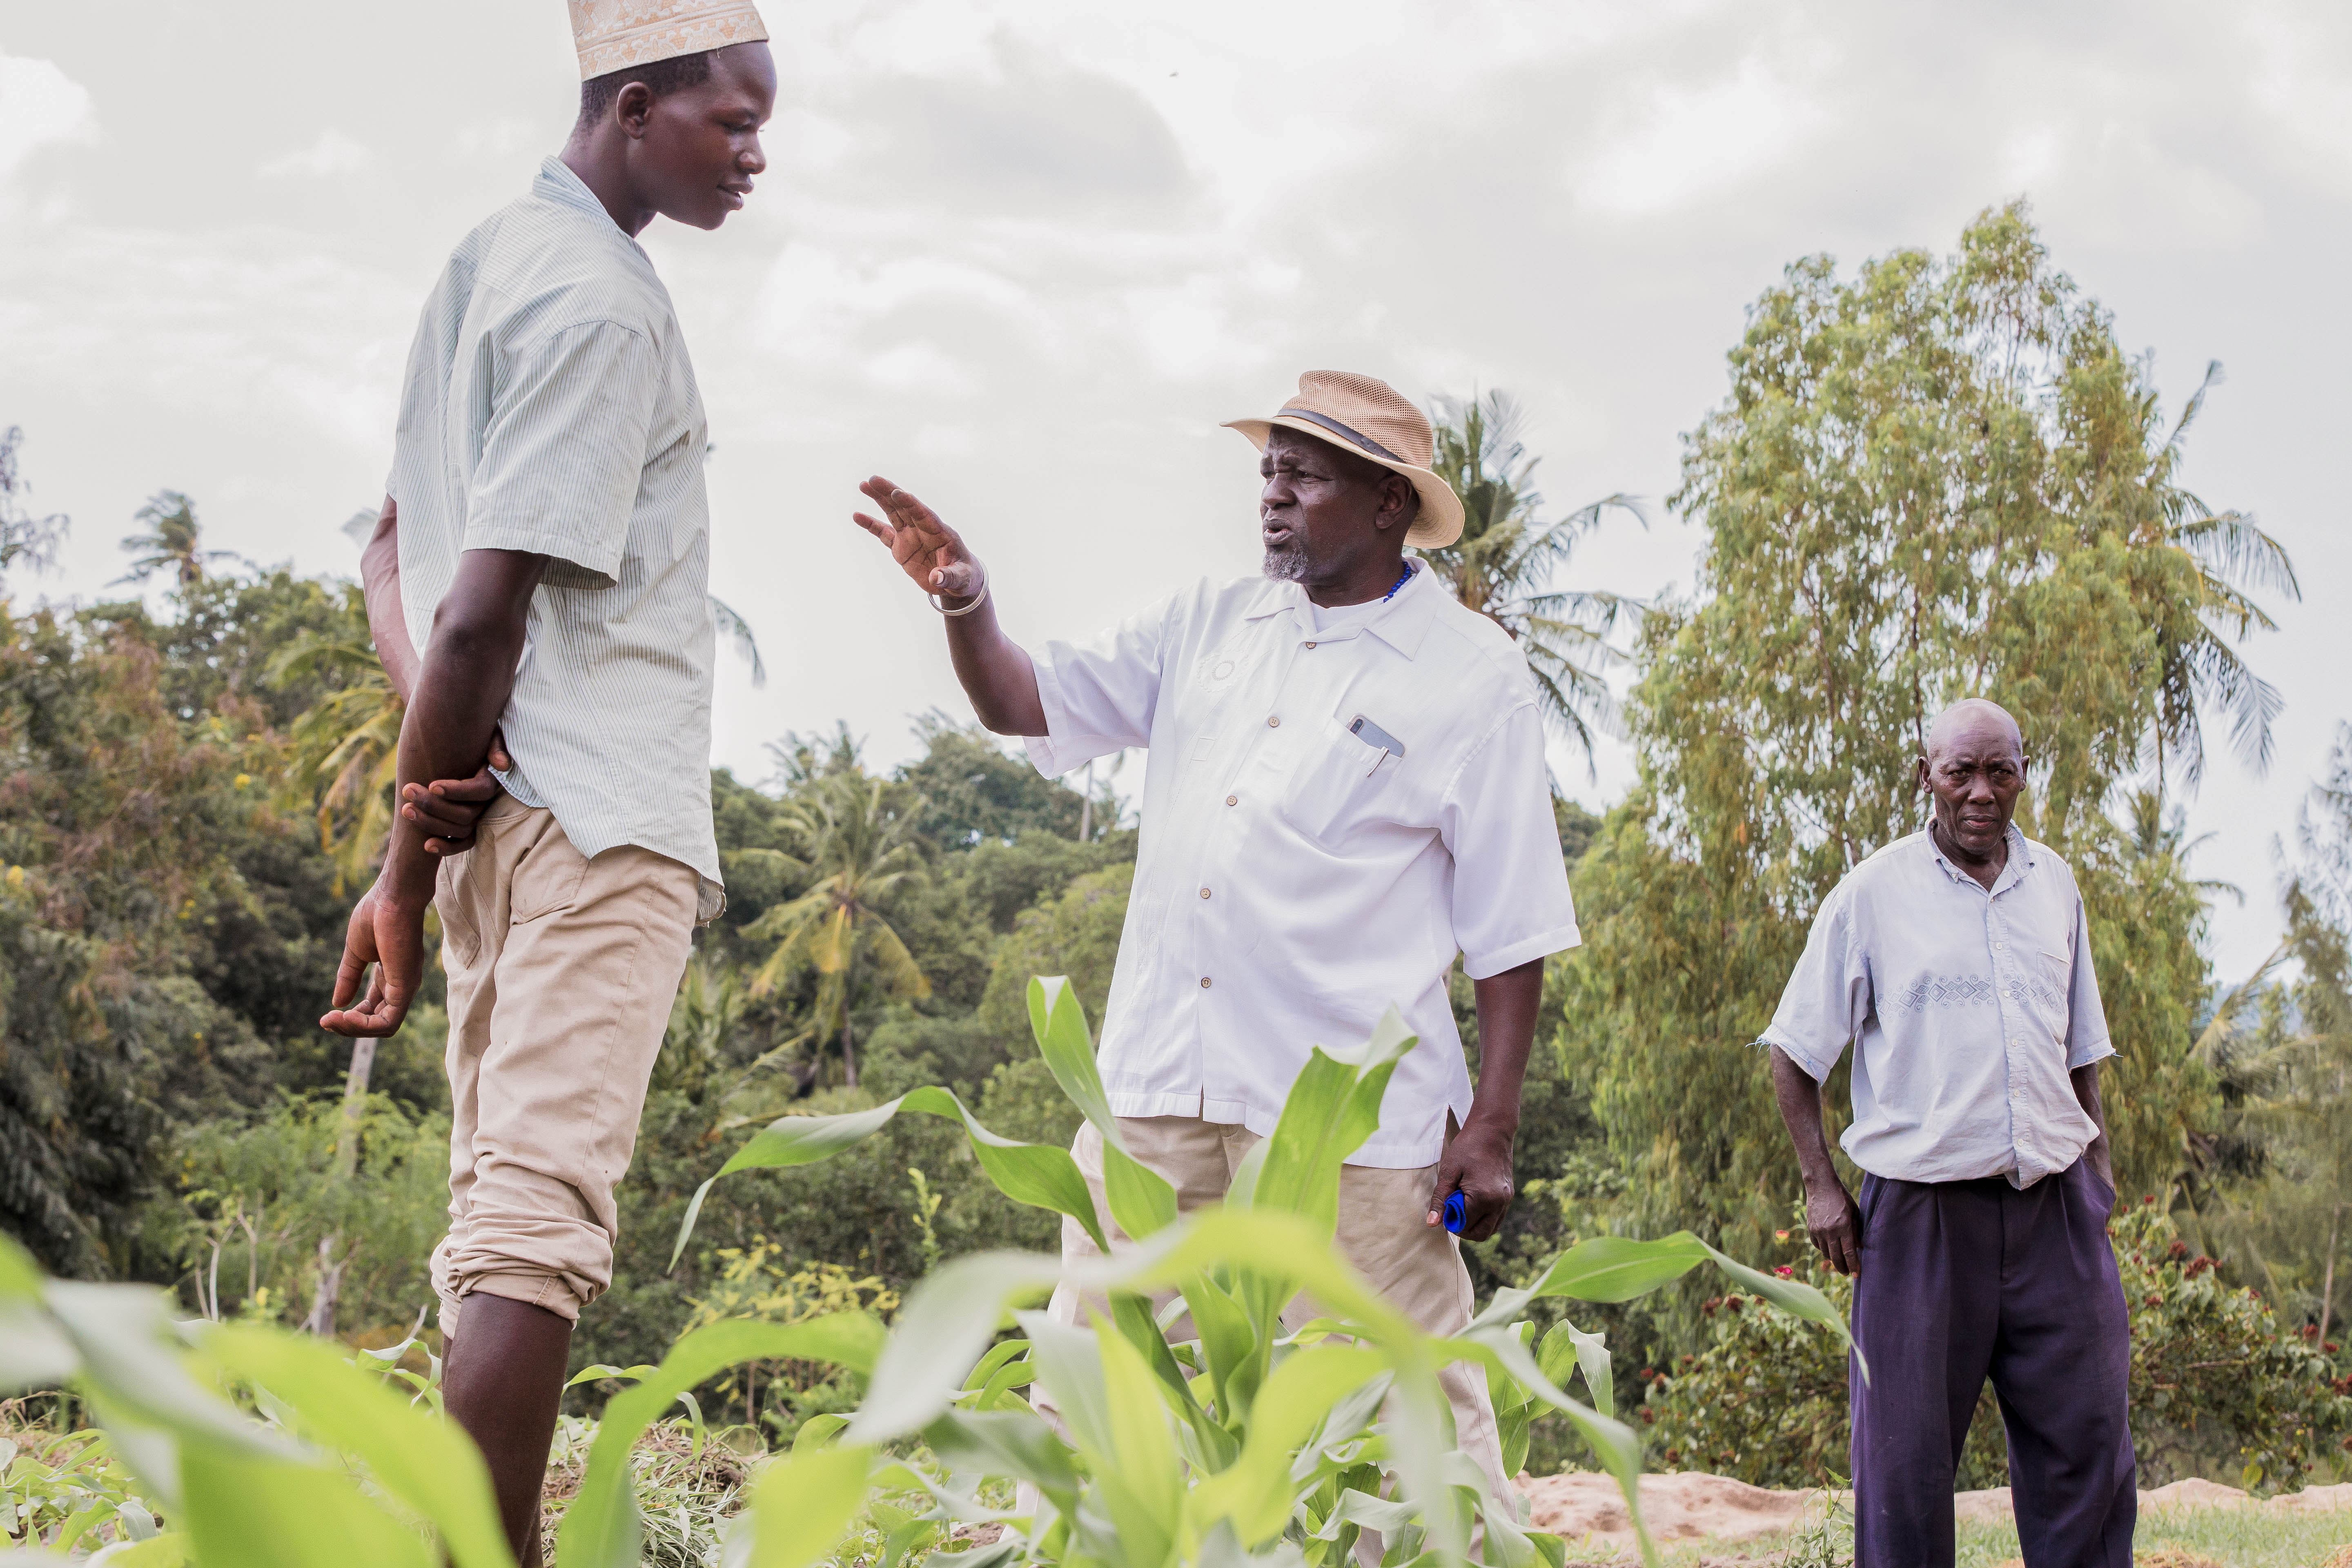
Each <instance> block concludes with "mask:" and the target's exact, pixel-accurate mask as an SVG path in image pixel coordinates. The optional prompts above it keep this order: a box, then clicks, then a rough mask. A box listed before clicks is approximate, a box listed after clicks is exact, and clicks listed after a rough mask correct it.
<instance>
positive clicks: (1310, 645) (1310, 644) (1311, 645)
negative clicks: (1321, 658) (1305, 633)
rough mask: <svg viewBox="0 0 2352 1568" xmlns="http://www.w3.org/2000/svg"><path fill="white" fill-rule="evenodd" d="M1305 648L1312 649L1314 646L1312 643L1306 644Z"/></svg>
mask: <svg viewBox="0 0 2352 1568" xmlns="http://www.w3.org/2000/svg"><path fill="white" fill-rule="evenodd" d="M1314 646H1315V645H1314V644H1313V643H1308V644H1307V647H1314Z"/></svg>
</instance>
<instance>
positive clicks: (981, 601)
mask: <svg viewBox="0 0 2352 1568" xmlns="http://www.w3.org/2000/svg"><path fill="white" fill-rule="evenodd" d="M972 564H973V565H975V566H978V567H980V592H979V593H977V594H974V595H972V596H971V604H969V605H965V606H964V607H963V608H962V609H961V610H950V609H949V608H948V607H947V605H944V604H942V603H941V602H940V596H939V595H937V594H925V595H923V597H925V598H927V599H929V601H930V602H931V608H933V609H935V610H937V611H938V612H939V613H940V614H941V615H943V616H968V615H970V614H971V613H972V612H973V611H974V610H976V609H978V608H980V607H981V606H982V605H985V604H986V603H988V567H987V566H986V565H985V564H983V563H982V562H981V561H980V559H979V558H978V557H976V556H975V557H974V558H973V560H972Z"/></svg>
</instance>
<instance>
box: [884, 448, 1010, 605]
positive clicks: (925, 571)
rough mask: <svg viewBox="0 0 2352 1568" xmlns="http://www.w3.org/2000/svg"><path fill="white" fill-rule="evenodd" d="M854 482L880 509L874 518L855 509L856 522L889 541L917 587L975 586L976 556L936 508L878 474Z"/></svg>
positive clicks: (958, 589) (943, 591)
mask: <svg viewBox="0 0 2352 1568" xmlns="http://www.w3.org/2000/svg"><path fill="white" fill-rule="evenodd" d="M857 488H858V489H859V490H861V491H863V492H864V493H865V495H866V498H867V499H868V500H871V501H873V502H874V504H875V505H877V506H878V507H880V508H881V509H882V513H883V515H882V517H881V518H875V517H869V516H868V515H866V513H865V512H862V511H861V512H857V513H856V514H854V515H855V516H856V521H857V526H858V527H860V528H862V529H864V530H865V531H866V532H868V533H870V534H872V535H873V536H874V537H875V538H877V539H878V540H880V541H881V542H883V543H884V544H887V545H888V546H889V547H890V558H891V559H892V560H893V561H896V562H897V563H898V568H899V570H900V571H902V572H904V573H906V574H907V575H908V576H909V577H911V578H913V579H914V580H915V585H916V586H917V587H919V588H920V589H922V590H923V592H925V593H926V594H938V595H941V596H942V597H944V598H950V599H968V598H970V597H971V596H972V595H974V594H977V593H979V592H980V585H981V583H982V580H983V574H982V571H981V566H980V562H979V560H978V558H976V557H975V556H974V555H973V554H972V552H971V548H970V547H969V546H967V545H966V544H965V543H964V542H963V536H962V535H961V534H959V533H957V532H956V531H955V530H954V529H952V528H950V527H949V526H948V525H947V524H946V523H944V522H941V521H940V516H939V513H937V512H935V511H933V510H931V509H930V508H929V507H927V506H925V505H924V504H923V503H922V502H921V501H919V500H916V499H915V497H914V496H912V495H911V494H909V493H908V492H907V491H905V490H902V489H899V488H898V486H897V485H894V484H892V483H891V482H890V481H889V480H888V479H884V478H883V477H882V476H881V475H879V474H877V475H875V476H874V477H873V478H872V479H867V480H866V482H865V483H864V484H862V485H859V486H858V487H857ZM884 519H887V521H884Z"/></svg>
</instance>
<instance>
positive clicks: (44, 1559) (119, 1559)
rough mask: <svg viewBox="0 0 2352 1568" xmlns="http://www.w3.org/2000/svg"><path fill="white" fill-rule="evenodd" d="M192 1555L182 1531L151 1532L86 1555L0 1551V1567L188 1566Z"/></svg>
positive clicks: (96, 1567) (178, 1567) (103, 1567)
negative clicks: (33, 1565) (70, 1555)
mask: <svg viewBox="0 0 2352 1568" xmlns="http://www.w3.org/2000/svg"><path fill="white" fill-rule="evenodd" d="M74 1562H83V1563H88V1564H89V1568H188V1565H189V1564H190V1563H193V1562H194V1559H193V1558H191V1557H190V1556H189V1555H188V1538H187V1535H186V1534H185V1533H184V1532H183V1531H177V1530H174V1531H170V1532H169V1533H167V1534H163V1535H151V1536H149V1537H148V1538H147V1539H146V1540H144V1541H118V1542H115V1543H114V1544H113V1545H111V1546H108V1547H102V1548H100V1550H99V1551H97V1552H92V1553H91V1554H90V1555H89V1557H87V1558H74V1557H69V1556H68V1555H67V1554H66V1553H64V1552H0V1568H18V1565H19V1564H23V1565H25V1568H30V1565H31V1564H33V1563H74Z"/></svg>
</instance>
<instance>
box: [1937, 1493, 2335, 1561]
mask: <svg viewBox="0 0 2352 1568" xmlns="http://www.w3.org/2000/svg"><path fill="white" fill-rule="evenodd" d="M2347 1546H2352V1512H2339V1513H2281V1512H2278V1511H2276V1510H2272V1509H2266V1508H2205V1509H2168V1510H2164V1511H2163V1512H2160V1513H2147V1514H2142V1515H2141V1516H2140V1521H2139V1530H2138V1532H2137V1535H2136V1536H2135V1537H2134V1539H2133V1542H2132V1557H2133V1561H2134V1562H2135V1563H2140V1564H2143V1565H2145V1568H2194V1565H2196V1564H2199V1563H2200V1562H2202V1563H2220V1564H2221V1565H2222V1568H2322V1565H2323V1564H2325V1563H2328V1561H2329V1559H2330V1558H2332V1557H2333V1556H2334V1555H2335V1554H2336V1552H2339V1551H2341V1550H2343V1549H2344V1548H2346V1547H2347ZM1959 1548H1960V1549H1959V1555H1958V1568H1998V1565H1999V1564H2001V1563H2015V1562H2017V1561H2018V1555H2017V1550H2018V1549H2017V1531H2014V1530H2012V1529H2009V1528H2007V1527H2005V1526H1995V1525H1990V1524H1964V1525H1962V1526H1960V1541H1959ZM2166 1552H2170V1553H2172V1554H2173V1555H2172V1556H2170V1557H2169V1558H2168V1557H2167V1556H2165V1555H2164V1553H2166Z"/></svg>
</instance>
